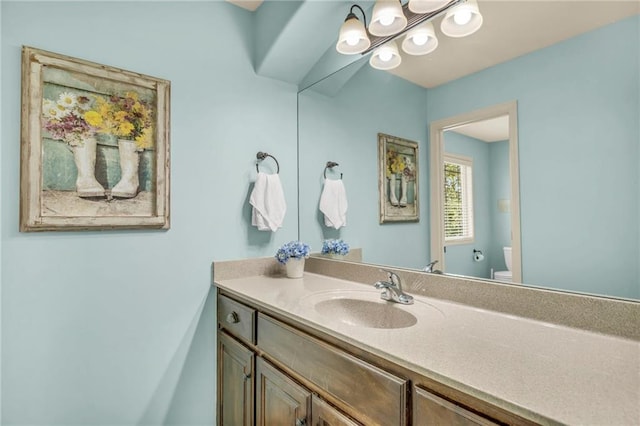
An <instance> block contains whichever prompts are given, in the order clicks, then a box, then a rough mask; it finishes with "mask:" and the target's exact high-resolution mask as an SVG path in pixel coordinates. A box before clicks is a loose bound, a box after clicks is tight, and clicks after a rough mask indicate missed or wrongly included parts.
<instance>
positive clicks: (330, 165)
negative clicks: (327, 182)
mask: <svg viewBox="0 0 640 426" xmlns="http://www.w3.org/2000/svg"><path fill="white" fill-rule="evenodd" d="M336 166H339V164H338V163H336V162H335V161H327V165H326V166H324V173H323V174H324V178H325V179H326V178H327V169H333V168H334V167H336ZM340 179H342V173H340Z"/></svg>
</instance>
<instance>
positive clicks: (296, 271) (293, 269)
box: [284, 257, 304, 278]
mask: <svg viewBox="0 0 640 426" xmlns="http://www.w3.org/2000/svg"><path fill="white" fill-rule="evenodd" d="M284 266H285V268H286V270H287V277H289V278H302V275H303V274H304V257H303V258H302V259H294V258H290V259H289V260H287V263H285V265H284Z"/></svg>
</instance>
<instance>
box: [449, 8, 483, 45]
mask: <svg viewBox="0 0 640 426" xmlns="http://www.w3.org/2000/svg"><path fill="white" fill-rule="evenodd" d="M481 26H482V15H481V14H480V10H479V9H478V3H477V2H476V0H468V1H467V2H465V3H461V4H459V5H457V6H455V7H453V8H452V9H450V10H449V11H448V12H447V14H446V15H445V17H444V19H443V20H442V24H440V29H441V30H442V32H443V33H444V34H445V35H447V36H449V37H465V36H468V35H471V34H473V33H475V32H476V31H478V29H480V27H481Z"/></svg>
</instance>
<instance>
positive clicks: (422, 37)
mask: <svg viewBox="0 0 640 426" xmlns="http://www.w3.org/2000/svg"><path fill="white" fill-rule="evenodd" d="M428 40H429V36H428V35H426V34H416V35H414V36H413V44H415V45H416V46H424V45H425V44H426V43H427V41H428Z"/></svg>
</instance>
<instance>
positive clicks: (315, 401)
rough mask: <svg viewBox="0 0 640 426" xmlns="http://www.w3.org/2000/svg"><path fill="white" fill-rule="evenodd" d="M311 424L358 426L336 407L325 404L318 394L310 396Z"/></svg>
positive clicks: (316, 425)
mask: <svg viewBox="0 0 640 426" xmlns="http://www.w3.org/2000/svg"><path fill="white" fill-rule="evenodd" d="M311 425H312V426H359V425H360V423H357V422H355V421H353V420H351V419H350V418H349V417H347V416H346V415H344V414H342V413H341V412H340V411H338V409H337V408H334V407H333V406H331V405H329V404H327V403H326V402H325V401H323V400H322V399H320V398H318V396H316V395H313V396H312V397H311Z"/></svg>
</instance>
